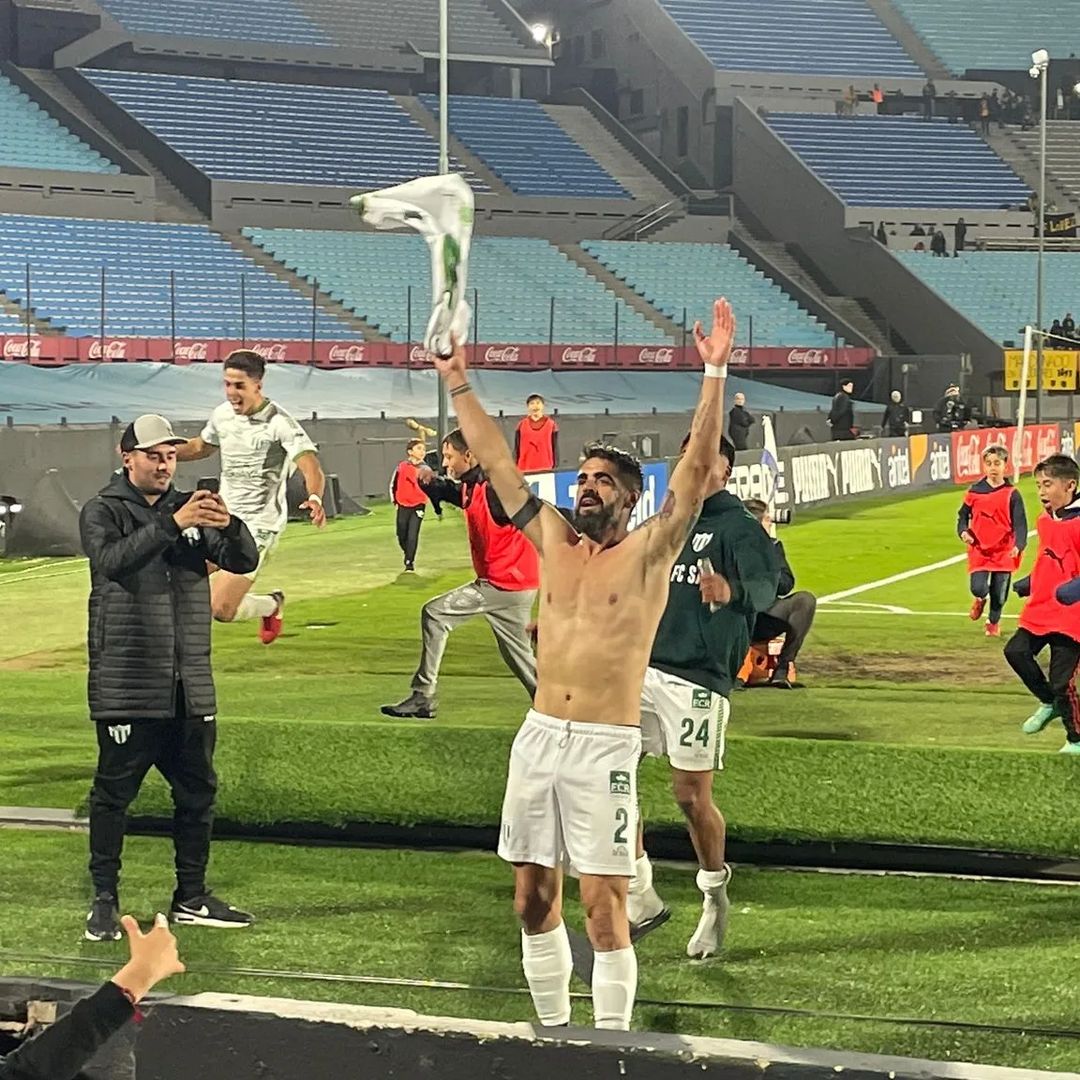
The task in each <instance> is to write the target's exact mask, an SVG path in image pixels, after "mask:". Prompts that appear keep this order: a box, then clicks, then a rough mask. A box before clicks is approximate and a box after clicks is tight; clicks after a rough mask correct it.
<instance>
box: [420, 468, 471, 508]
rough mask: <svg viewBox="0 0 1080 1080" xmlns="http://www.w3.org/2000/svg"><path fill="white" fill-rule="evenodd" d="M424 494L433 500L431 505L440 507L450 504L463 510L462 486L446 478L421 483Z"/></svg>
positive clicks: (434, 477) (434, 478)
mask: <svg viewBox="0 0 1080 1080" xmlns="http://www.w3.org/2000/svg"><path fill="white" fill-rule="evenodd" d="M419 483H420V486H421V487H422V488H423V489H424V494H425V495H426V496H427V497H428V498H429V499H430V500H431V505H432V506H435V507H438V506H439V505H440V504H442V503H449V504H450V505H451V506H456V507H457V508H458V509H459V510H460V509H461V485H460V484H457V483H455V482H454V481H453V480H451V479H450V478H449V477H446V476H433V477H432V478H431V479H430V480H421V481H419Z"/></svg>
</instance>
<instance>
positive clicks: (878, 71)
mask: <svg viewBox="0 0 1080 1080" xmlns="http://www.w3.org/2000/svg"><path fill="white" fill-rule="evenodd" d="M660 4H661V6H662V7H663V8H664V10H665V11H666V12H667V13H668V14H669V15H670V16H671V17H672V18H673V19H674V20H675V22H676V23H677V24H678V25H679V26H680V27H681V28H682V30H683V32H684V33H685V34H686V35H687V36H688V37H689V38H690V39H691V40H692V41H693V42H695V44H697V46H698V48H700V49H701V51H702V52H703V53H705V55H706V56H707V57H708V58H709V59H710V60H711V61H712V62H713V65H714V66H715V67H718V68H720V69H721V70H724V71H787V72H792V73H802V74H806V75H861V76H865V77H866V78H880V79H884V78H886V77H898V78H908V79H919V78H922V77H923V72H922V70H921V69H920V68H919V67H918V66H917V65H916V64H915V62H914V61H913V60H912V59H911V58H910V57H909V56H908V55H907V53H906V52H904V49H903V47H902V46H901V45H900V43H899V42H898V41H897V40H896V39H895V38H894V37H893V36H892V35H891V34H890V33H889V31H888V30H887V29H886V28H885V25H884V24H883V23H882V22H881V20H880V19H879V18H878V17H877V15H875V14H874V12H873V11H872V10H871V9H870V6H869V5H868V4H867V3H866V2H865V0H660Z"/></svg>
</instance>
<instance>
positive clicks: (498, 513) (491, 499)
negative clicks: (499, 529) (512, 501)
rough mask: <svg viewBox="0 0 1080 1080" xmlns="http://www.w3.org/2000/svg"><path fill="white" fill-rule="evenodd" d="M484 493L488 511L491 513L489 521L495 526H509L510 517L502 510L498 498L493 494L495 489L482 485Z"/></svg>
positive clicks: (488, 485)
mask: <svg viewBox="0 0 1080 1080" xmlns="http://www.w3.org/2000/svg"><path fill="white" fill-rule="evenodd" d="M484 492H485V493H486V495H487V504H488V510H490V511H491V520H492V521H494V522H495V524H496V525H510V524H511V521H510V515H509V514H508V513H507V512H506V511H505V510H504V509H503V504H502V503H501V502H499V496H498V495H496V494H495V489H494V488H493V487H492V486H491V485H490V484H485V485H484Z"/></svg>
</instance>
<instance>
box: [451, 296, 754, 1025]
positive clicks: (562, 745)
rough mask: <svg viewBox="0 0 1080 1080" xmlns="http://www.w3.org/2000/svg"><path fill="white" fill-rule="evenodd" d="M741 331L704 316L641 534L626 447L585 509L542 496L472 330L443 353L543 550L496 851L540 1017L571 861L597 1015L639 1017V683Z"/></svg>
mask: <svg viewBox="0 0 1080 1080" xmlns="http://www.w3.org/2000/svg"><path fill="white" fill-rule="evenodd" d="M734 332H735V320H734V317H733V315H732V313H731V308H730V306H729V305H728V303H727V301H726V300H718V301H717V302H716V304H715V306H714V309H713V323H712V330H711V332H710V333H709V334H708V335H706V334H705V332H704V331H703V329H702V327H701V324H700V323H698V324H697V325H696V326H695V327H694V337H695V341H696V343H697V349H698V353H699V354H700V356H701V359H702V360H703V361H704V364H705V372H704V374H705V378H704V380H703V382H702V388H701V398H700V400H699V402H698V406H697V410H696V412H695V414H694V420H693V425H692V427H691V434H690V439H689V443H688V445H687V447H686V451H685V453H684V454H683V457H682V458H681V460H680V461H679V464H678V465H677V466H676V468H675V470H674V472H673V473H672V475H671V480H670V483H669V487H668V493H667V496H666V498H665V500H664V504H663V506H662V508H661V510H660V512H659V513H658V514H657V515H656V516H655V517H653V518H651V519H649V520H648V521H647V522H645V523H644V524H643V525H642V526H641V527H640V528H638V529H635V530H634V531H633V532H632V533H628V531H627V527H628V524H629V520H630V515H631V512H632V511H633V509H634V506H635V505H636V504H637V501H638V499H639V498H640V496H641V488H642V478H641V467H640V465H639V464H638V463H637V461H636V460H635V459H634V458H632V457H631V456H630V455H629V454H626V453H623V452H622V451H620V450H616V449H614V448H612V447H601V446H597V447H593V448H591V449H590V452H589V456H588V457H587V458H586V460H585V461H583V462H582V464H581V471H580V473H579V475H578V489H577V502H576V506H575V508H574V518H573V522H572V524H571V523H568V522H567V521H566V519H565V518H564V517H563V516H562V515H561V514H560V513H559V512H558V511H557V510H555V509H554V508H553V507H551V506H548V505H546V504H545V503H543V502H541V501H540V500H539V499H538V498H537V497H536V495H535V494H533V492H532V490H531V489H530V487H529V484H528V482H527V481H526V480H525V478H524V476H523V475H522V474H521V473H520V472H519V471H518V469H517V467H516V465H515V464H514V460H513V457H512V456H511V454H510V450H509V448H508V447H507V445H506V442H505V441H504V439H503V436H502V433H501V432H500V431H499V428H498V427H497V425H496V424H495V422H494V421H493V420H492V419H491V418H490V417H489V416H488V415H487V414H486V413H485V412H484V409H483V406H482V405H481V404H480V402H479V400H478V399H477V397H476V395H475V394H474V393H473V392H472V390H471V389H470V387H469V383H468V373H467V371H466V363H465V351H464V349H463V348H462V347H461V346H460V345H459V346H457V347H456V349H455V351H454V354H453V355H452V356H451V357H450V358H449V359H436V361H435V365H436V367H437V368H438V370H439V373H440V375H441V376H442V377H443V380H444V381H445V382H446V385H447V388H448V390H449V392H450V397H451V398H452V400H453V404H454V408H455V410H456V412H457V415H458V419H459V420H460V422H461V429H462V432H463V433H464V435H465V438H466V440H467V441H468V444H469V446H470V448H471V449H472V451H473V453H474V454H475V456H476V458H477V459H478V461H479V463H480V466H481V467H482V468H483V470H484V472H485V473H486V474H487V477H488V479H489V481H490V483H491V485H492V487H493V488H494V489H495V492H496V494H497V495H498V497H499V500H500V501H501V503H502V505H503V507H504V509H505V511H506V513H507V514H508V515H509V516H510V519H511V520H512V521H513V522H514V524H515V525H517V527H518V528H520V529H521V530H522V531H523V532H524V533H525V534H526V536H528V538H529V540H530V541H531V542H532V543H533V544H534V545H535V546H536V548H537V550H538V551H539V553H540V564H541V569H540V575H541V576H540V612H539V651H538V654H537V688H536V697H535V707H534V708H533V709H530V710H529V712H528V714H527V716H526V718H525V722H524V724H522V726H521V729H520V730H519V731H518V734H517V737H516V738H515V740H514V746H513V749H512V751H511V754H510V770H509V776H508V778H507V784H506V797H505V801H504V803H503V812H502V829H501V834H500V840H499V854H500V856H501V857H502V858H503V859H505V860H506V861H507V862H510V863H513V865H514V885H515V901H514V906H515V909H516V911H517V913H518V915H519V916H520V917H521V921H522V924H523V930H522V935H521V948H522V966H523V968H524V971H525V978H526V980H527V982H528V984H529V990H530V992H531V994H532V999H533V1004H534V1005H535V1007H536V1012H537V1015H538V1016H539V1018H540V1022H541V1023H542V1024H544V1025H548V1026H556V1025H561V1024H566V1023H568V1022H569V1020H570V972H571V956H570V943H569V940H568V938H567V934H566V927H565V925H564V924H563V919H562V870H563V866H564V865H568V866H569V867H570V868H571V869H573V870H574V871H576V873H577V874H578V875H579V876H580V878H581V900H582V903H583V905H584V907H585V912H586V927H587V930H588V935H589V940H590V941H591V942H592V946H593V949H594V950H595V952H596V962H595V965H594V971H593V980H592V992H593V1012H594V1016H595V1022H596V1026H597V1027H600V1028H613V1029H622V1030H626V1029H627V1028H629V1026H630V1016H631V1012H632V1011H633V1005H634V995H635V992H636V990H637V960H636V959H635V956H634V950H633V947H632V945H631V943H630V927H629V923H628V921H627V916H626V893H627V884H628V882H629V879H630V875H631V873H632V872H633V864H634V855H635V847H634V845H635V836H636V830H637V765H638V759H639V757H640V756H641V729H640V726H639V723H640V709H641V686H642V681H643V679H644V676H645V668H646V666H647V664H648V662H649V650H650V648H651V646H652V641H653V637H654V636H655V634H656V628H657V624H658V623H659V621H660V616H661V615H662V613H663V611H664V606H665V603H666V601H667V595H668V579H669V575H670V572H671V567H672V564H673V563H674V561H675V558H676V556H677V555H678V554H679V552H680V550H681V549H682V546H683V544H684V543H685V541H686V538H687V535H688V533H689V531H690V529H691V528H692V526H693V524H694V521H695V520H696V518H697V515H698V511H699V510H700V509H701V503H702V499H703V496H704V491H705V485H706V482H707V479H708V477H709V474H710V471H711V470H712V467H713V465H714V463H715V461H716V447H717V446H718V445H719V443H720V435H721V428H722V415H723V400H724V380H725V378H726V376H727V360H728V356H729V354H730V352H731V343H732V340H733V337H734Z"/></svg>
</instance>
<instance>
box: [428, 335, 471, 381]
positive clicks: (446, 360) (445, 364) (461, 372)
mask: <svg viewBox="0 0 1080 1080" xmlns="http://www.w3.org/2000/svg"><path fill="white" fill-rule="evenodd" d="M450 340H451V341H452V342H453V343H454V351H453V352H452V353H451V354H450V355H449V356H436V355H435V354H434V353H433V354H432V357H431V358H432V360H433V361H434V363H435V370H436V371H437V372H438V373H439V374H440V375H441V376H442V378H443V379H444V380H446V381H455V382H456V381H464V379H465V377H466V374H465V373H466V371H467V370H468V364H467V363H466V360H465V346H464V345H463V344H462V343H461V342H460V341H458V339H457V338H454V337H452V338H451V339H450Z"/></svg>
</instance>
